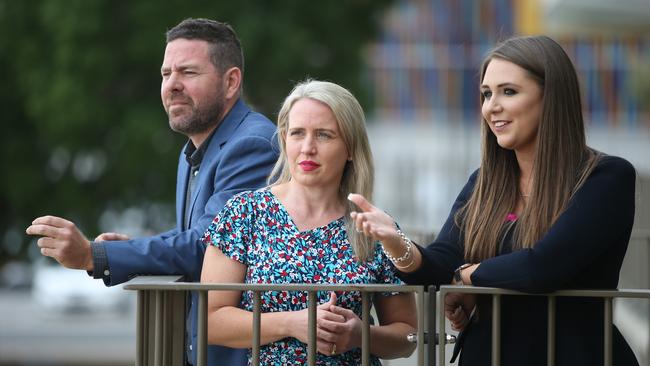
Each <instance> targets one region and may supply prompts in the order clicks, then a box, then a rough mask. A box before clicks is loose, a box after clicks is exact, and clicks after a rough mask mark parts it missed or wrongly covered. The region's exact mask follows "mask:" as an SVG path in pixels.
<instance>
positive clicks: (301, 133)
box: [289, 130, 304, 137]
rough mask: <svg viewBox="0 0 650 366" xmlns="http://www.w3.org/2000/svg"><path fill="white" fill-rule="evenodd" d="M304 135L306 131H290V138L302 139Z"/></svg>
mask: <svg viewBox="0 0 650 366" xmlns="http://www.w3.org/2000/svg"><path fill="white" fill-rule="evenodd" d="M302 135H304V131H302V130H289V136H293V137H300V136H302Z"/></svg>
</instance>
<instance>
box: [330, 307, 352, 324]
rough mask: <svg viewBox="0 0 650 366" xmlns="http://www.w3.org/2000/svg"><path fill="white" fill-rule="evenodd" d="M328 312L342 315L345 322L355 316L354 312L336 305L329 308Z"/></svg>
mask: <svg viewBox="0 0 650 366" xmlns="http://www.w3.org/2000/svg"><path fill="white" fill-rule="evenodd" d="M330 311H331V312H332V313H334V314H339V315H342V316H343V317H344V318H345V319H346V320H347V319H350V318H354V317H356V316H357V315H356V314H355V313H354V311H352V310H349V309H346V308H342V307H340V306H336V305H334V306H332V307H330Z"/></svg>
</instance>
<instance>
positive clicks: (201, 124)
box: [167, 93, 225, 136]
mask: <svg viewBox="0 0 650 366" xmlns="http://www.w3.org/2000/svg"><path fill="white" fill-rule="evenodd" d="M188 99H189V98H188ZM224 104H225V100H224V98H223V94H222V93H218V94H217V95H215V96H214V98H213V102H212V103H211V104H209V105H207V106H205V107H204V108H201V109H199V108H197V107H196V106H195V105H192V106H191V108H192V112H191V113H190V114H189V115H183V116H178V117H176V119H173V118H172V117H171V116H170V115H169V112H167V116H168V117H169V126H170V127H171V129H172V130H174V131H176V132H179V133H182V134H184V135H186V136H192V135H196V134H199V133H203V132H206V131H207V130H209V129H210V128H211V127H213V126H215V125H217V124H218V123H219V122H220V119H221V116H222V114H223V111H224V108H225V107H224Z"/></svg>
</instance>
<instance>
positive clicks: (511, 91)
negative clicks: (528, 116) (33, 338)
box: [503, 88, 517, 95]
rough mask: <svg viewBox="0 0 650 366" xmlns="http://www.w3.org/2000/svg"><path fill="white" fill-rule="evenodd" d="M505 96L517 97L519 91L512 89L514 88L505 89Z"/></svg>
mask: <svg viewBox="0 0 650 366" xmlns="http://www.w3.org/2000/svg"><path fill="white" fill-rule="evenodd" d="M503 94H505V95H515V94H517V91H516V90H514V89H512V88H505V89H503Z"/></svg>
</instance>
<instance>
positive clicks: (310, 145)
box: [300, 135, 316, 155]
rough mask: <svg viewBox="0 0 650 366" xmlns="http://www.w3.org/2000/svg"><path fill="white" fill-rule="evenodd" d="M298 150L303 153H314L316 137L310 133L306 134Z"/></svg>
mask: <svg viewBox="0 0 650 366" xmlns="http://www.w3.org/2000/svg"><path fill="white" fill-rule="evenodd" d="M300 152H301V153H303V154H304V155H314V154H315V153H316V139H315V138H314V137H313V136H312V135H308V136H307V137H305V139H303V140H302V145H301V146H300Z"/></svg>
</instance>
